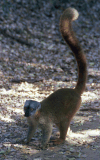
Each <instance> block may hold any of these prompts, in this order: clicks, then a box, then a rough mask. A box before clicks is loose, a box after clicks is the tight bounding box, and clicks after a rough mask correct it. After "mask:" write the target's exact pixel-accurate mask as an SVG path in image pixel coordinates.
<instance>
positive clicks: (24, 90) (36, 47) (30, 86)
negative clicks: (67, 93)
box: [0, 0, 100, 160]
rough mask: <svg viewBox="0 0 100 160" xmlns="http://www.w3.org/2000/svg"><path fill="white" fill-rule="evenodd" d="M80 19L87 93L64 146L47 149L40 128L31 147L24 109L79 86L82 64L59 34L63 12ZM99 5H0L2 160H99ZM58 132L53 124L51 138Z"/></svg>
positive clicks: (11, 1) (61, 1)
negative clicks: (24, 141) (25, 139)
mask: <svg viewBox="0 0 100 160" xmlns="http://www.w3.org/2000/svg"><path fill="white" fill-rule="evenodd" d="M69 6H71V7H74V8H76V9H77V10H78V11H79V15H80V16H79V18H78V20H77V21H75V22H74V23H73V29H74V31H75V32H76V35H77V38H78V39H79V41H80V43H81V45H82V47H83V49H84V52H85V55H86V58H87V64H88V79H87V84H86V90H85V92H84V93H83V95H82V104H81V107H80V110H79V111H78V112H77V114H76V115H75V116H74V118H73V120H72V122H71V125H70V131H69V132H68V135H67V136H66V141H65V143H63V144H61V145H59V146H54V145H53V143H52V141H50V142H49V144H48V148H47V149H45V150H42V149H41V148H40V147H39V146H40V143H41V130H40V129H37V131H36V133H35V135H34V136H33V138H32V140H31V142H30V144H29V145H25V144H21V143H18V141H20V139H22V138H23V137H26V135H27V129H28V125H27V121H26V118H25V117H24V112H23V106H24V103H25V100H26V99H34V100H37V101H41V100H43V99H44V98H46V97H47V96H48V95H50V94H51V93H52V92H54V91H55V90H57V89H59V88H65V87H68V88H74V87H75V84H76V82H77V64H76V62H75V58H74V57H73V54H72V52H71V51H70V49H69V48H68V46H67V45H66V44H65V42H64V41H63V39H62V37H61V34H60V31H59V18H60V15H61V14H62V12H63V11H64V9H66V8H67V7H69ZM99 26H100V2H99V1H98V0H93V1H92V0H86V1H77V0H73V1H70V0H66V1H65V0H57V1H52V0H51V1H49V2H47V1H46V0H43V1H40V0H37V1H35V0H32V1H30V0H2V2H1V5H0V159H1V160H18V159H19V160H27V159H28V160H49V159H51V160H56V159H58V160H60V159H62V160H83V159H84V160H95V159H96V160H100V27H99ZM58 136H59V132H58V129H57V128H56V126H55V125H54V126H53V132H52V137H58Z"/></svg>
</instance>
